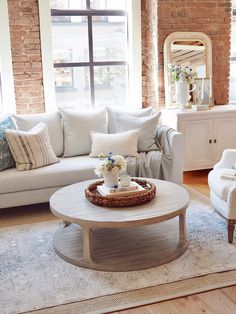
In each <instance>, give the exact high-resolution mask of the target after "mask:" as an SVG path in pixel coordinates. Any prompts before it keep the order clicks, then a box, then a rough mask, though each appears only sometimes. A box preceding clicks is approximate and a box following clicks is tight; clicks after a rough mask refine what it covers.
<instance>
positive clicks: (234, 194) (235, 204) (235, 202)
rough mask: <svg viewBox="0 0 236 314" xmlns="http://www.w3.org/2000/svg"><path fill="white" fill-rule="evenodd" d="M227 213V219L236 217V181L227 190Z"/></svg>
mask: <svg viewBox="0 0 236 314" xmlns="http://www.w3.org/2000/svg"><path fill="white" fill-rule="evenodd" d="M227 204H228V213H227V216H228V218H229V219H236V183H234V184H233V185H232V186H231V188H230V189H229V192H228V197H227Z"/></svg>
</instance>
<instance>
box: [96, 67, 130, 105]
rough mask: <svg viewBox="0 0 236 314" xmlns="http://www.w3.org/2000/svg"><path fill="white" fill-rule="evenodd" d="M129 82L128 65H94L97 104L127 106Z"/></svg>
mask: <svg viewBox="0 0 236 314" xmlns="http://www.w3.org/2000/svg"><path fill="white" fill-rule="evenodd" d="M127 82H128V70H127V66H126V65H118V66H117V65H116V66H97V67H94V83H95V104H96V106H101V105H112V106H123V107H124V106H126V102H127Z"/></svg>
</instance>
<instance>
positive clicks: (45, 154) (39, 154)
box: [5, 122, 59, 171]
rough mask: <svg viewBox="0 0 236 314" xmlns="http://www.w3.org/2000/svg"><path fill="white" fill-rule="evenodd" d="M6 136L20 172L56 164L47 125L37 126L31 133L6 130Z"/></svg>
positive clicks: (40, 124)
mask: <svg viewBox="0 0 236 314" xmlns="http://www.w3.org/2000/svg"><path fill="white" fill-rule="evenodd" d="M5 135H6V138H7V141H8V144H9V147H10V150H11V153H12V156H13V158H14V160H15V162H16V168H17V170H19V171H23V170H31V169H35V168H40V167H44V166H47V165H50V164H53V163H55V162H58V161H59V160H58V158H57V156H56V155H55V153H54V151H53V149H52V146H51V143H50V139H49V135H48V129H47V126H46V124H45V123H43V122H41V123H39V124H37V125H36V126H35V127H34V128H33V129H31V130H30V131H28V132H26V131H19V130H9V129H6V130H5Z"/></svg>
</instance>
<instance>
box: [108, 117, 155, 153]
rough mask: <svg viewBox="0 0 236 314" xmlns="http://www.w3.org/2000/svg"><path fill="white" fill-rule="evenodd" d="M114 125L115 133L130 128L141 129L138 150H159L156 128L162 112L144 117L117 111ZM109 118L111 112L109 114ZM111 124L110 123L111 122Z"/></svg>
mask: <svg viewBox="0 0 236 314" xmlns="http://www.w3.org/2000/svg"><path fill="white" fill-rule="evenodd" d="M113 117H114V118H115V119H114V121H113V125H112V131H113V132H114V133H120V132H126V131H129V130H134V129H140V133H139V139H138V151H139V152H148V151H151V150H157V146H156V144H155V135H156V129H157V125H158V122H159V118H160V113H157V114H155V115H151V116H150V115H149V116H144V117H139V116H134V115H132V114H127V113H123V112H116V113H115V114H114V115H113ZM108 120H109V114H108ZM109 125H110V123H109Z"/></svg>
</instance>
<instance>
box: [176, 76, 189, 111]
mask: <svg viewBox="0 0 236 314" xmlns="http://www.w3.org/2000/svg"><path fill="white" fill-rule="evenodd" d="M175 88H176V103H177V104H178V105H179V108H180V109H184V108H186V105H187V104H188V101H189V99H190V95H189V84H188V82H186V81H181V80H179V81H178V82H176V83H175Z"/></svg>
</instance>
